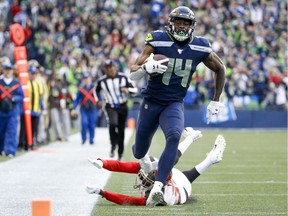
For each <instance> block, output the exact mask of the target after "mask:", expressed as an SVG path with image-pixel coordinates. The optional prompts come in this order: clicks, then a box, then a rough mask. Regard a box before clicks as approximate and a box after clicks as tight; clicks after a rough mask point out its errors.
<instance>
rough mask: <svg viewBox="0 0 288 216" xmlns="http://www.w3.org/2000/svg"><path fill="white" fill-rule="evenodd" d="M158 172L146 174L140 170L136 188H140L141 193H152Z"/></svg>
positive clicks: (153, 171)
mask: <svg viewBox="0 0 288 216" xmlns="http://www.w3.org/2000/svg"><path fill="white" fill-rule="evenodd" d="M156 172H157V171H156V170H152V171H150V172H149V173H148V174H146V173H145V172H144V171H143V170H142V169H140V170H139V172H138V175H137V177H136V183H135V186H134V188H139V189H140V190H141V191H150V190H151V189H152V187H153V184H154V181H155V174H156Z"/></svg>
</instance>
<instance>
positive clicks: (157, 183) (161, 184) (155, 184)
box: [152, 181, 163, 191]
mask: <svg viewBox="0 0 288 216" xmlns="http://www.w3.org/2000/svg"><path fill="white" fill-rule="evenodd" d="M162 187H163V183H162V182H160V181H155V182H154V185H153V188H152V190H153V191H154V190H156V191H159V188H160V190H161V189H162Z"/></svg>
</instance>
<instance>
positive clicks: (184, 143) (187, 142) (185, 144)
mask: <svg viewBox="0 0 288 216" xmlns="http://www.w3.org/2000/svg"><path fill="white" fill-rule="evenodd" d="M192 143H193V139H192V137H191V136H187V137H186V138H185V139H184V140H183V141H182V142H180V143H179V145H178V150H179V151H180V152H181V154H182V155H183V154H184V152H185V151H186V150H187V149H188V147H189V146H190V145H191V144H192Z"/></svg>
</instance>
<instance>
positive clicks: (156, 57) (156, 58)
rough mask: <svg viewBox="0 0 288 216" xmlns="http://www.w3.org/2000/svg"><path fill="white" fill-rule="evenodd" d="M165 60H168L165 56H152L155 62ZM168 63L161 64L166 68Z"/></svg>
mask: <svg viewBox="0 0 288 216" xmlns="http://www.w3.org/2000/svg"><path fill="white" fill-rule="evenodd" d="M166 58H168V57H167V56H165V55H162V54H155V55H154V56H153V59H154V60H155V61H160V60H163V59H166ZM168 63H169V61H167V62H163V63H162V64H163V65H166V66H168Z"/></svg>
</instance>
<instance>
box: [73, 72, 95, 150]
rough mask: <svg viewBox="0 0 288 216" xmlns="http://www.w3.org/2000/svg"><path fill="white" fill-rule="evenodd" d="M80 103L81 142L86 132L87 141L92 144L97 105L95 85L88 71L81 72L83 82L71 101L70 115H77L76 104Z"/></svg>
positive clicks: (83, 140)
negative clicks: (72, 101)
mask: <svg viewBox="0 0 288 216" xmlns="http://www.w3.org/2000/svg"><path fill="white" fill-rule="evenodd" d="M79 104H80V115H81V136H82V144H85V142H86V139H87V132H89V143H90V144H91V145H93V144H94V136H95V128H96V125H97V117H98V107H97V96H96V94H95V85H94V84H93V83H92V76H91V74H90V73H83V84H81V85H80V86H79V89H78V92H77V95H76V99H75V101H74V103H73V109H72V110H71V116H75V115H77V110H76V108H77V106H78V105H79Z"/></svg>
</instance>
